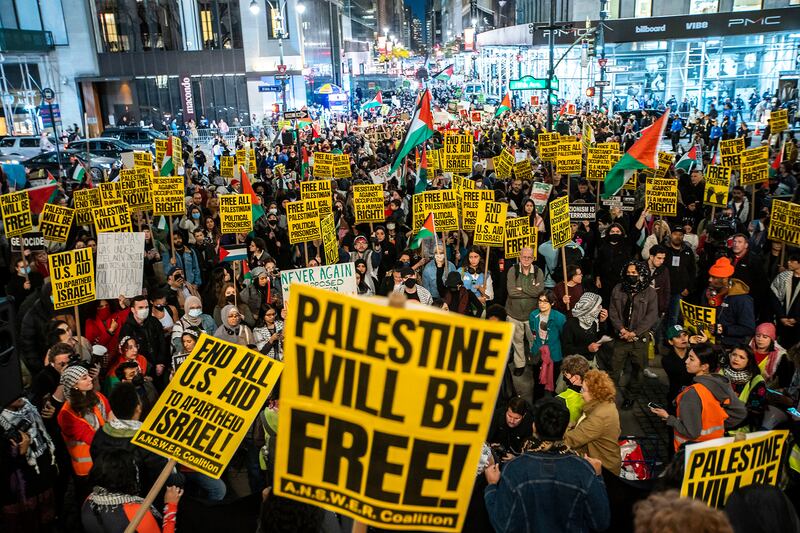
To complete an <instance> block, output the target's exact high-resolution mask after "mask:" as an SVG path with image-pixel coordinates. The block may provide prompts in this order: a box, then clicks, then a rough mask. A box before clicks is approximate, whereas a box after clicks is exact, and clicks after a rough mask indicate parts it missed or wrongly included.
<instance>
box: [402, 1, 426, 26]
mask: <svg viewBox="0 0 800 533" xmlns="http://www.w3.org/2000/svg"><path fill="white" fill-rule="evenodd" d="M405 2H406V5H407V6H409V7H410V8H411V12H412V13H413V14H414V16H415V17H417V18H418V19H419V20H420V21H421V22H422V31H423V32H424V31H425V0H405Z"/></svg>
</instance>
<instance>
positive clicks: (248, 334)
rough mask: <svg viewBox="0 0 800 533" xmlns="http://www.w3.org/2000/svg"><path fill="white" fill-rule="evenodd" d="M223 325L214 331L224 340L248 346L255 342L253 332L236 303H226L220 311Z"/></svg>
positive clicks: (217, 336)
mask: <svg viewBox="0 0 800 533" xmlns="http://www.w3.org/2000/svg"><path fill="white" fill-rule="evenodd" d="M220 319H221V320H222V325H221V326H220V327H218V328H217V331H215V332H214V336H215V337H216V338H218V339H222V340H224V341H228V342H232V343H234V344H241V345H242V346H247V345H250V344H255V337H254V336H253V332H252V331H251V330H250V328H249V327H248V326H247V324H243V323H242V314H241V313H240V312H239V310H238V309H236V306H234V305H230V304H229V305H226V306H225V307H223V308H222V312H221V313H220Z"/></svg>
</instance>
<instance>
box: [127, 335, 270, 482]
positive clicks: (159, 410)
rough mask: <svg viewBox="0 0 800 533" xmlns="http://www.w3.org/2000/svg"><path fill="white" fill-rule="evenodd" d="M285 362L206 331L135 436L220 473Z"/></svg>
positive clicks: (148, 445) (161, 450)
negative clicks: (218, 337) (221, 338)
mask: <svg viewBox="0 0 800 533" xmlns="http://www.w3.org/2000/svg"><path fill="white" fill-rule="evenodd" d="M282 371H283V363H281V362H279V361H277V360H275V359H272V358H271V357H267V356H266V355H263V354H260V353H258V352H256V351H253V350H249V349H247V348H246V347H244V346H239V345H236V344H232V343H230V342H225V341H223V340H220V339H216V338H214V337H211V336H210V335H207V334H206V333H203V334H202V335H201V336H200V338H199V339H198V340H197V345H196V346H195V348H194V350H193V351H192V353H191V354H189V356H188V357H187V358H186V360H185V361H184V362H183V363H182V364H181V366H180V367H178V370H177V371H176V372H175V376H174V377H173V378H172V380H171V381H170V382H169V385H168V386H167V388H166V390H164V392H163V393H162V394H161V396H160V397H159V399H158V402H156V405H155V406H154V407H153V410H152V411H150V414H149V415H148V417H147V418H146V419H145V421H144V422H143V423H142V427H141V428H140V429H139V431H137V432H136V435H134V437H133V439H132V442H133V443H134V444H136V445H137V446H141V447H142V448H145V449H146V450H150V451H151V452H154V453H157V454H158V455H161V456H164V457H167V458H169V459H174V460H175V461H177V462H179V463H181V464H182V465H185V466H188V467H189V468H191V469H193V470H196V471H199V472H202V473H203V474H205V475H207V476H209V477H212V478H214V479H219V478H220V476H221V475H222V473H223V471H224V470H225V467H226V466H227V465H228V463H229V462H230V460H231V457H233V454H234V452H236V450H237V449H238V448H239V444H240V443H241V441H242V439H243V438H244V436H245V434H246V433H247V432H248V431H249V430H250V426H251V425H252V423H253V420H254V419H255V417H256V416H258V413H259V410H260V409H261V408H262V407H263V406H264V403H265V402H266V399H267V397H268V395H269V393H270V391H271V390H272V388H273V387H274V386H275V382H276V381H277V380H278V377H279V376H280V374H281V372H282Z"/></svg>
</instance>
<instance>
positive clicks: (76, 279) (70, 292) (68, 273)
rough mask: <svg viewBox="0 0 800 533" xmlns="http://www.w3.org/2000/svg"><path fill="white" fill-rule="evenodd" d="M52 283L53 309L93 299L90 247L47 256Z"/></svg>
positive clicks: (93, 284) (92, 269)
mask: <svg viewBox="0 0 800 533" xmlns="http://www.w3.org/2000/svg"><path fill="white" fill-rule="evenodd" d="M47 264H48V267H49V269H50V281H51V283H52V285H53V309H65V308H67V307H72V306H73V305H81V304H85V303H87V302H93V301H94V300H95V282H94V262H93V261H92V248H80V249H78V250H69V251H67V252H61V253H58V254H50V255H48V256H47Z"/></svg>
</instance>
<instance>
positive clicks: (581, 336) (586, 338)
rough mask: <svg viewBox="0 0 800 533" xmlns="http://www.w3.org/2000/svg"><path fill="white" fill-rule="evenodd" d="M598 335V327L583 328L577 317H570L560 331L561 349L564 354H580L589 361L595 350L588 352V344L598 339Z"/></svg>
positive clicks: (599, 335) (592, 357)
mask: <svg viewBox="0 0 800 533" xmlns="http://www.w3.org/2000/svg"><path fill="white" fill-rule="evenodd" d="M600 337H602V335H601V334H600V328H598V327H591V328H589V329H588V330H586V329H583V328H582V327H581V323H580V322H579V321H578V319H577V318H574V317H570V318H568V319H567V323H566V324H565V325H564V330H563V331H562V332H561V349H562V351H563V353H564V355H565V356H567V355H582V356H584V357H585V358H586V359H588V360H589V361H591V360H592V359H594V356H595V355H596V353H597V352H594V353H592V352H590V351H589V345H590V344H592V343H593V342H597V341H598V340H600Z"/></svg>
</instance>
